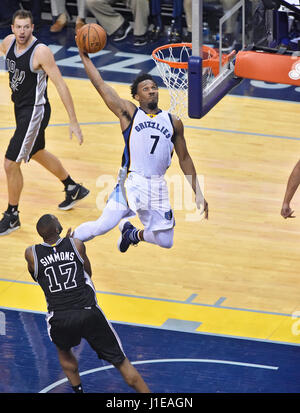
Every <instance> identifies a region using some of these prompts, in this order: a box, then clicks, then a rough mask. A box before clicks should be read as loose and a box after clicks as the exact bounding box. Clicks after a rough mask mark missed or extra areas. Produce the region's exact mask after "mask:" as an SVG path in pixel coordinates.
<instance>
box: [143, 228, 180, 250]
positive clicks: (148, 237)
mask: <svg viewBox="0 0 300 413" xmlns="http://www.w3.org/2000/svg"><path fill="white" fill-rule="evenodd" d="M139 236H140V238H141V241H145V242H149V243H150V244H155V245H158V246H159V247H161V248H172V246H173V239H174V228H171V229H166V230H160V231H145V230H142V231H141V232H140V235H139Z"/></svg>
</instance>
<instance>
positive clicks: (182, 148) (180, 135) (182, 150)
mask: <svg viewBox="0 0 300 413" xmlns="http://www.w3.org/2000/svg"><path fill="white" fill-rule="evenodd" d="M173 124H174V128H175V143H174V147H175V151H176V154H177V156H178V160H179V165H180V168H181V170H182V172H183V173H184V175H185V176H186V178H187V180H188V182H189V183H190V185H191V187H192V189H193V191H194V193H195V202H196V206H197V208H198V209H200V208H201V205H203V208H204V210H203V212H204V218H205V219H208V203H207V202H206V200H205V198H204V195H203V194H202V191H201V188H200V184H199V181H198V178H197V173H196V169H195V166H194V162H193V160H192V158H191V156H190V154H189V152H188V149H187V146H186V141H185V138H184V132H183V124H182V121H181V120H180V119H177V118H175V117H173Z"/></svg>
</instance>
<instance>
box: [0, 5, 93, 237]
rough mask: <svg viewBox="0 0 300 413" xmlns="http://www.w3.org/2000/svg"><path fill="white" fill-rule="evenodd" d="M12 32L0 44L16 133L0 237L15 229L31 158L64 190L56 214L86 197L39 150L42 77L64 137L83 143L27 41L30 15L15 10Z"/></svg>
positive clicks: (35, 44) (41, 51) (53, 70)
mask: <svg viewBox="0 0 300 413" xmlns="http://www.w3.org/2000/svg"><path fill="white" fill-rule="evenodd" d="M11 28H12V32H13V34H10V35H8V36H6V37H5V39H4V40H3V42H2V43H1V44H0V54H4V55H5V56H6V66H7V70H8V73H9V84H10V88H11V92H12V101H13V102H14V108H15V118H16V130H15V133H14V135H13V137H12V139H11V141H10V143H9V145H8V148H7V151H6V154H5V160H4V169H5V172H6V178H7V188H8V208H7V210H6V211H5V213H4V217H3V219H2V220H1V221H0V235H5V234H9V233H10V232H12V231H14V230H16V229H18V228H19V227H20V220H19V214H18V205H19V201H20V196H21V192H22V188H23V176H22V172H21V162H22V161H24V162H28V161H29V160H30V159H31V158H32V159H34V160H35V161H36V162H38V163H39V164H41V165H42V166H43V167H45V168H46V169H47V170H48V171H49V172H51V173H52V174H54V175H55V176H56V177H57V178H58V179H59V180H61V181H62V183H63V184H64V186H65V191H66V199H65V200H64V201H63V202H62V203H60V204H59V208H60V209H63V210H68V209H70V208H72V207H73V206H74V205H75V203H76V202H78V201H79V200H80V199H83V198H84V197H86V196H87V195H88V193H89V191H88V190H87V189H86V188H84V187H83V186H82V185H80V184H78V183H76V182H74V181H73V179H72V178H71V177H70V175H69V173H68V172H67V171H66V170H65V168H64V167H63V165H62V164H61V162H60V161H59V159H57V158H56V157H55V156H54V155H53V154H51V153H49V152H48V151H47V150H46V149H45V129H46V127H47V125H48V122H49V118H50V104H49V101H48V96H47V80H48V77H49V78H50V79H51V80H52V82H53V83H54V85H55V87H56V89H57V91H58V94H59V96H60V98H61V100H62V102H63V104H64V106H65V108H66V110H67V113H68V116H69V120H70V137H72V135H73V134H74V135H75V136H76V137H77V139H78V140H79V143H80V144H81V143H82V142H83V137H82V133H81V129H80V126H79V124H78V121H77V118H76V114H75V110H74V104H73V100H72V97H71V94H70V91H69V89H68V87H67V85H66V83H65V81H64V80H63V77H62V75H61V73H60V71H59V69H58V67H57V65H56V63H55V60H54V56H53V54H52V52H51V50H50V49H49V47H47V46H46V45H44V44H42V43H40V42H39V41H38V39H37V38H36V37H34V36H33V34H32V33H33V29H34V25H33V21H32V15H31V12H30V11H27V10H19V11H17V12H16V13H15V14H14V16H13V19H12V26H11Z"/></svg>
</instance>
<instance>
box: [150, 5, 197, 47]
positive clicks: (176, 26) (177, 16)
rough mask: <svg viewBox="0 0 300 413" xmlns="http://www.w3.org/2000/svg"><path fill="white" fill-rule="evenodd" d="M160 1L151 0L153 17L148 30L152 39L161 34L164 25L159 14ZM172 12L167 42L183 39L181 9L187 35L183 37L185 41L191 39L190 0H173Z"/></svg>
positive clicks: (154, 39) (156, 38)
mask: <svg viewBox="0 0 300 413" xmlns="http://www.w3.org/2000/svg"><path fill="white" fill-rule="evenodd" d="M161 3H162V0H151V12H150V14H151V16H152V19H153V23H154V27H153V29H152V30H151V32H150V39H151V40H153V41H156V40H158V38H159V37H160V36H161V35H162V34H163V32H164V27H163V22H162V16H161ZM170 3H173V13H172V25H171V30H170V35H169V39H168V41H169V43H180V42H181V41H182V40H183V33H182V18H183V10H184V12H185V16H186V23H187V35H186V38H184V40H185V41H191V39H192V0H173V1H170Z"/></svg>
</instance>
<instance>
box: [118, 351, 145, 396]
mask: <svg viewBox="0 0 300 413" xmlns="http://www.w3.org/2000/svg"><path fill="white" fill-rule="evenodd" d="M115 367H116V368H117V369H118V370H119V372H120V373H121V374H122V377H123V379H124V380H125V382H126V383H127V384H128V385H129V386H130V387H132V388H133V389H134V390H135V391H136V392H138V393H150V390H149V387H148V386H147V384H146V383H145V382H144V379H143V378H142V376H141V375H140V373H139V372H138V371H137V369H136V368H135V367H134V366H133V365H132V364H131V363H130V361H129V360H128V358H127V357H126V358H125V360H124V361H123V362H122V363H121V364H119V365H117V366H115Z"/></svg>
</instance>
